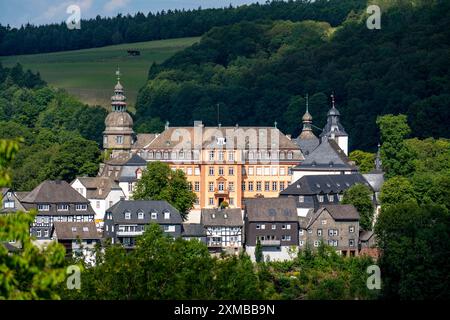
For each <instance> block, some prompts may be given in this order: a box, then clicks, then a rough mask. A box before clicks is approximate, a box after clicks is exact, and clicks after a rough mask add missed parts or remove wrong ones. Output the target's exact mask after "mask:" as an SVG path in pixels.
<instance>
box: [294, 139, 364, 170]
mask: <svg viewBox="0 0 450 320" xmlns="http://www.w3.org/2000/svg"><path fill="white" fill-rule="evenodd" d="M324 169H326V170H328V171H335V170H352V171H356V170H357V169H358V168H357V167H356V166H355V165H354V164H353V163H352V162H351V161H350V159H349V158H348V157H347V156H346V155H345V153H344V151H343V150H342V149H341V148H340V147H339V145H338V144H337V143H336V141H334V140H333V139H327V140H325V141H322V142H321V143H320V144H319V145H318V146H317V148H315V149H314V150H313V151H312V152H311V153H310V154H309V155H308V156H307V157H306V158H305V160H304V161H302V162H301V163H300V164H299V165H297V166H295V167H294V168H292V170H294V171H300V170H308V171H311V170H324Z"/></svg>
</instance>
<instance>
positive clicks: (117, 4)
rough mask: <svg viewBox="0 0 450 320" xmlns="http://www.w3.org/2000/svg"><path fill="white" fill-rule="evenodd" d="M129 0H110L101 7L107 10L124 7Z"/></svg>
mask: <svg viewBox="0 0 450 320" xmlns="http://www.w3.org/2000/svg"><path fill="white" fill-rule="evenodd" d="M129 2H130V0H110V1H108V2H107V3H105V5H104V6H103V9H105V10H106V11H107V12H111V11H114V10H116V9H118V8H123V7H125V6H126V5H127V4H128V3H129Z"/></svg>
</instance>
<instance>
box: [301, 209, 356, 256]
mask: <svg viewBox="0 0 450 320" xmlns="http://www.w3.org/2000/svg"><path fill="white" fill-rule="evenodd" d="M359 219H360V216H359V213H358V211H357V210H356V208H355V207H354V206H353V205H325V206H323V207H321V208H319V210H317V211H316V212H310V213H309V214H308V215H307V216H306V217H299V224H300V230H299V249H300V250H302V249H305V248H306V246H308V247H309V248H310V249H312V250H317V248H318V247H319V246H320V244H321V243H324V244H327V245H329V246H331V247H333V248H334V249H335V250H336V251H337V252H339V253H341V254H342V255H344V256H355V255H358V244H359V232H360V230H359Z"/></svg>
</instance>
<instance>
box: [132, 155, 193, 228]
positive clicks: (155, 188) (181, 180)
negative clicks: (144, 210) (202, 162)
mask: <svg viewBox="0 0 450 320" xmlns="http://www.w3.org/2000/svg"><path fill="white" fill-rule="evenodd" d="M133 199H134V200H166V201H167V202H169V203H170V204H171V205H173V206H174V207H175V208H177V209H178V210H179V211H180V213H181V216H182V217H183V219H185V218H186V217H187V214H188V213H189V211H190V210H191V209H192V208H193V206H194V202H195V200H196V199H197V196H196V195H195V193H194V192H193V191H192V190H191V188H190V186H189V183H188V181H187V179H186V175H185V174H184V172H183V171H181V170H175V171H173V170H172V169H170V167H169V165H168V164H167V163H164V162H160V161H156V162H149V163H148V164H147V168H146V170H144V172H143V174H142V178H141V179H140V180H139V181H138V182H137V183H136V189H135V190H134V192H133Z"/></svg>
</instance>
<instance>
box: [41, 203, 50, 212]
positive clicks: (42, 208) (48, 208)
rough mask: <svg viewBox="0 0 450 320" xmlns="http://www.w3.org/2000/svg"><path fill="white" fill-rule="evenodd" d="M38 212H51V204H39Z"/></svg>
mask: <svg viewBox="0 0 450 320" xmlns="http://www.w3.org/2000/svg"><path fill="white" fill-rule="evenodd" d="M38 210H39V211H49V210H50V205H49V204H38Z"/></svg>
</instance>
